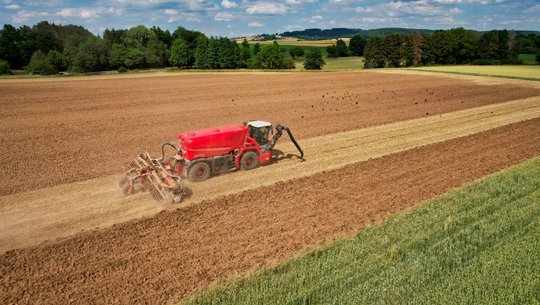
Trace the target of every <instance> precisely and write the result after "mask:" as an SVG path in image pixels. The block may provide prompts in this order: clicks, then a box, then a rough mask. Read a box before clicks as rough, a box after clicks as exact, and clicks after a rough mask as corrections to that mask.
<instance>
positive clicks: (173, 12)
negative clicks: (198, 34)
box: [163, 8, 200, 23]
mask: <svg viewBox="0 0 540 305" xmlns="http://www.w3.org/2000/svg"><path fill="white" fill-rule="evenodd" d="M163 13H164V14H165V15H167V16H168V18H167V22H168V23H173V22H178V21H191V22H199V21H200V18H199V16H198V14H197V13H192V12H182V11H179V10H177V9H172V8H168V9H165V10H164V11H163Z"/></svg>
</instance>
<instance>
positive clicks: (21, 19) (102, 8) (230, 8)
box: [0, 0, 540, 37]
mask: <svg viewBox="0 0 540 305" xmlns="http://www.w3.org/2000/svg"><path fill="white" fill-rule="evenodd" d="M41 20H47V21H49V22H55V23H61V24H70V23H72V24H78V25H82V26H84V27H86V28H87V29H89V30H90V31H92V32H93V33H95V34H101V33H102V32H103V30H105V29H106V28H129V27H132V26H136V25H140V24H143V25H146V26H152V25H156V26H160V27H162V28H164V29H169V30H174V29H176V28H177V27H178V26H183V27H186V28H189V29H195V30H199V31H202V32H204V33H205V34H207V35H216V36H228V37H237V36H247V35H251V34H258V33H278V32H280V33H281V32H284V31H289V30H298V29H305V28H323V29H324V28H334V27H348V28H362V29H373V28H381V27H408V28H427V29H448V28H453V27H460V26H462V27H465V28H468V29H476V30H483V29H484V28H485V29H486V30H489V29H502V28H506V29H516V30H518V29H519V30H540V1H538V0H524V1H515V0H418V1H410V0H409V1H406V0H395V1H377V0H325V1H323V0H281V1H265V0H260V1H257V0H256V1H250V0H94V1H90V0H74V1H68V0H48V1H40V0H0V24H5V23H9V24H12V25H14V26H20V25H24V24H26V25H33V24H35V23H37V22H39V21H41Z"/></svg>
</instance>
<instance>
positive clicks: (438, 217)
mask: <svg viewBox="0 0 540 305" xmlns="http://www.w3.org/2000/svg"><path fill="white" fill-rule="evenodd" d="M372 303H375V304H433V303H435V304H471V303H473V304H539V303H540V158H536V159H534V160H531V161H528V162H526V163H523V164H521V165H519V166H516V167H513V168H511V169H509V170H506V171H504V172H501V173H498V174H495V175H492V176H488V177H486V178H484V179H482V180H481V181H479V182H477V183H475V184H474V185H471V186H468V187H466V188H463V189H460V190H456V191H452V192H449V193H447V194H445V195H443V196H442V197H439V198H437V199H433V200H429V201H427V202H425V203H422V204H420V205H419V206H417V207H416V208H414V209H410V210H408V211H406V212H403V213H398V214H395V215H393V216H391V217H389V218H388V219H386V220H385V221H384V222H383V223H382V224H380V225H378V226H373V227H369V228H367V229H365V230H363V231H362V232H360V233H359V234H358V235H357V236H355V237H354V238H351V239H345V240H340V241H337V242H335V243H333V244H331V245H329V246H327V247H325V248H323V249H318V250H315V251H311V252H309V253H306V254H304V255H301V256H300V257H297V258H294V259H292V260H290V261H288V262H286V263H284V264H283V265H280V266H278V267H275V268H272V269H262V270H259V271H257V272H255V273H254V274H252V275H250V276H247V277H244V278H240V279H236V280H233V281H231V282H228V283H227V282H225V283H221V284H218V285H217V287H216V288H214V289H211V290H207V291H203V292H201V293H199V294H198V295H196V296H195V297H194V298H192V299H190V300H188V301H187V304H372Z"/></svg>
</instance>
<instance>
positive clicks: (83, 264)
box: [0, 119, 540, 304]
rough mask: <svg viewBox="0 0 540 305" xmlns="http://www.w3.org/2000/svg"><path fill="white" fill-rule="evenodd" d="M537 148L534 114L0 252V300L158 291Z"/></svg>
mask: <svg viewBox="0 0 540 305" xmlns="http://www.w3.org/2000/svg"><path fill="white" fill-rule="evenodd" d="M539 154H540V119H533V120H529V121H524V122H521V123H515V124H512V125H507V126H504V127H500V128H496V129H492V130H489V131H486V132H482V133H478V134H474V135H470V136H466V137H463V138H458V139H453V140H449V141H445V142H442V143H438V144H432V145H428V146H423V147H418V148H414V149H411V150H407V151H403V152H400V153H396V154H392V155H388V156H384V157H381V158H378V159H372V160H369V161H366V162H361V163H356V164H353V165H348V166H346V167H344V168H340V169H337V170H333V171H328V172H325V173H318V174H315V175H312V176H309V177H305V178H301V179H296V180H291V181H288V182H280V183H278V184H275V185H273V186H269V187H264V188H257V189H252V190H249V191H245V192H243V193H239V194H234V195H230V196H226V197H221V198H217V199H214V200H209V201H205V202H203V203H201V204H198V205H193V206H190V207H187V208H185V209H180V210H174V211H164V212H161V213H159V214H157V215H156V216H154V217H151V218H146V219H142V220H137V221H131V222H128V223H123V224H119V225H115V226H113V227H111V228H109V229H105V230H99V231H94V232H88V233H82V234H79V235H77V236H75V237H73V238H70V239H68V240H65V241H63V242H60V243H57V244H53V245H48V246H38V247H33V248H28V249H21V250H15V251H10V252H8V253H6V254H4V255H2V256H0V274H1V275H2V281H1V282H0V303H4V304H10V303H50V304H58V303H124V304H125V303H131V304H133V303H148V304H151V303H154V304H157V303H163V302H167V301H171V300H175V299H180V298H184V297H186V296H187V295H189V294H191V293H193V292H194V291H195V290H196V289H197V288H201V287H204V286H206V285H208V284H210V283H212V282H214V281H216V280H218V279H222V278H226V277H230V276H234V275H235V274H238V273H241V272H245V271H247V270H250V269H253V268H256V267H259V266H267V265H272V264H275V263H277V262H279V261H281V260H283V259H285V258H286V257H288V256H290V255H292V254H294V253H298V251H302V250H306V249H310V248H312V247H315V246H317V245H320V244H322V243H325V242H329V241H331V240H334V239H336V238H339V237H343V236H346V235H350V234H354V233H355V232H357V231H358V230H360V229H362V228H363V227H365V226H366V225H367V224H369V223H372V222H374V221H378V220H380V219H382V218H383V217H385V216H386V215H388V214H389V213H394V212H397V211H400V210H403V209H406V208H408V207H411V206H414V205H415V204H416V203H418V202H419V201H422V200H425V199H428V198H431V197H433V196H436V195H439V194H441V193H444V192H446V191H448V190H450V189H452V188H455V187H458V186H461V185H464V184H466V183H469V182H471V181H473V180H475V179H478V178H479V177H482V176H484V175H487V174H490V173H493V172H495V171H498V170H501V169H503V168H506V167H508V166H511V165H514V164H517V163H519V162H521V161H524V160H526V159H528V158H531V157H534V156H537V155H539Z"/></svg>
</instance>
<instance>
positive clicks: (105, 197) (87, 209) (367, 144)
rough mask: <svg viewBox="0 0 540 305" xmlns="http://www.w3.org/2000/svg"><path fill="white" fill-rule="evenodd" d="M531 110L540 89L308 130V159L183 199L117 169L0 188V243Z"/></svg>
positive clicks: (200, 186)
mask: <svg viewBox="0 0 540 305" xmlns="http://www.w3.org/2000/svg"><path fill="white" fill-rule="evenodd" d="M536 117H540V98H539V97H533V98H527V99H523V100H517V101H511V102H506V103H499V104H494V105H489V106H484V107H478V108H473V109H466V110H461V111H457V112H452V113H446V114H442V115H439V116H433V117H428V118H423V119H415V120H410V121H404V122H396V123H392V124H387V125H382V126H375V127H371V128H366V129H361V130H354V131H348V132H343V133H338V134H330V135H326V136H321V137H314V138H308V139H304V140H302V141H301V142H300V144H301V146H302V147H303V148H304V151H305V152H306V161H305V162H300V161H299V160H298V159H296V158H294V157H293V158H291V159H287V158H286V159H283V160H280V161H279V162H276V163H274V164H271V165H269V166H264V167H261V168H258V169H255V170H252V171H249V172H235V173H229V174H225V175H222V176H217V177H213V178H212V179H210V180H208V181H205V182H203V183H197V184H189V183H187V184H188V187H189V188H191V189H192V191H193V195H192V197H191V198H188V199H185V200H184V202H183V203H182V204H181V205H180V206H169V207H161V206H158V205H156V204H155V203H153V201H152V200H151V199H150V196H148V195H147V194H136V195H134V196H129V197H125V196H123V194H122V193H121V192H120V190H119V188H118V187H117V183H116V182H117V180H118V179H119V177H117V176H109V177H104V178H98V179H93V180H89V181H85V182H77V183H72V184H67V185H62V186H56V187H52V188H48V189H41V190H37V191H31V192H27V193H18V194H14V195H8V196H3V197H0V251H2V252H5V251H7V250H11V249H16V248H21V247H26V246H32V245H36V244H39V243H41V242H44V241H47V240H48V241H56V240H57V239H58V238H66V237H68V236H71V235H73V234H76V233H78V232H80V231H81V230H92V229H96V228H103V227H107V226H111V225H113V224H115V223H121V222H125V221H129V220H132V219H137V218H142V217H149V216H152V215H155V214H157V213H159V212H160V211H162V210H163V209H174V208H185V207H189V206H191V205H194V204H198V203H200V202H201V201H204V200H209V199H213V198H217V197H221V196H225V195H229V194H234V193H238V192H242V191H246V190H249V189H253V188H257V187H261V186H267V185H272V184H275V183H277V182H279V181H287V180H290V179H297V178H300V177H305V176H310V175H313V174H316V173H318V172H322V171H328V170H332V169H335V168H339V167H342V166H346V165H348V164H352V163H356V162H361V161H365V160H368V159H370V158H376V157H380V156H384V155H387V154H391V153H395V152H399V151H403V150H407V149H411V148H414V147H417V146H421V145H427V144H431V143H435V142H440V141H444V140H447V139H451V138H456V137H460V136H465V135H469V134H473V133H477V132H480V131H483V130H488V129H491V128H495V127H499V126H503V125H506V124H510V123H513V122H518V121H523V120H527V119H531V118H536ZM277 148H278V149H281V150H283V151H284V152H295V148H294V147H293V145H292V144H291V143H284V142H281V143H280V144H278V146H277Z"/></svg>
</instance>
